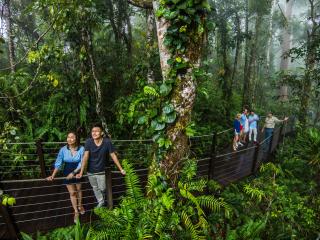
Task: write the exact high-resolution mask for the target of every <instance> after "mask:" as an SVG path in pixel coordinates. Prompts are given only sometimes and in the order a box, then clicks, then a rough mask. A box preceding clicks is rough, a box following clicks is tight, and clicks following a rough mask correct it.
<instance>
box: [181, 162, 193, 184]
mask: <svg viewBox="0 0 320 240" xmlns="http://www.w3.org/2000/svg"><path fill="white" fill-rule="evenodd" d="M196 175H197V162H196V161H195V160H194V159H188V160H187V161H186V162H185V163H184V166H183V168H182V169H181V173H180V176H181V181H182V182H186V181H190V180H192V179H193V178H194V177H195V176H196Z"/></svg>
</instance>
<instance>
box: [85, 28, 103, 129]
mask: <svg viewBox="0 0 320 240" xmlns="http://www.w3.org/2000/svg"><path fill="white" fill-rule="evenodd" d="M82 38H83V40H84V41H85V43H86V51H87V54H88V57H89V62H90V68H91V73H92V77H93V79H94V86H95V88H94V90H95V97H96V107H95V108H96V113H97V115H98V117H99V119H100V121H101V124H102V127H103V129H104V131H106V133H107V134H109V130H108V126H107V121H106V118H105V116H104V113H103V109H102V91H101V83H100V80H99V78H98V75H97V71H96V64H95V60H94V56H93V45H92V40H91V33H90V32H89V31H88V30H87V29H83V31H82Z"/></svg>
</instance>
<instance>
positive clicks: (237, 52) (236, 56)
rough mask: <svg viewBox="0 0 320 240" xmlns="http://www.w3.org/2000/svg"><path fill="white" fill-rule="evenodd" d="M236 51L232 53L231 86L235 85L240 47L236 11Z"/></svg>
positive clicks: (238, 18) (239, 28)
mask: <svg viewBox="0 0 320 240" xmlns="http://www.w3.org/2000/svg"><path fill="white" fill-rule="evenodd" d="M235 20H236V23H235V24H236V31H237V36H236V39H237V40H236V51H235V54H234V61H233V69H232V76H231V83H232V86H234V85H235V75H236V73H237V67H238V61H239V53H240V47H241V21H240V17H239V15H238V13H236V19H235Z"/></svg>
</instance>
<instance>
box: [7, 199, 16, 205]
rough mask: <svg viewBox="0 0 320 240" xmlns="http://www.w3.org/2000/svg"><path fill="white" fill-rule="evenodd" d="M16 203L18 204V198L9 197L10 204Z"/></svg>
mask: <svg viewBox="0 0 320 240" xmlns="http://www.w3.org/2000/svg"><path fill="white" fill-rule="evenodd" d="M14 204H16V199H15V198H13V197H9V198H8V205H9V206H13V205H14Z"/></svg>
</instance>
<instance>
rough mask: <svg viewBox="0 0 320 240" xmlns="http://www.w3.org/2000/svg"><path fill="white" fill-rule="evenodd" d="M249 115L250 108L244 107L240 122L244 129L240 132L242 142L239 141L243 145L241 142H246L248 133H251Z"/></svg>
mask: <svg viewBox="0 0 320 240" xmlns="http://www.w3.org/2000/svg"><path fill="white" fill-rule="evenodd" d="M247 115H248V109H247V108H244V109H243V112H242V114H241V118H240V123H241V125H242V131H241V134H240V143H239V145H240V146H242V145H243V144H242V143H241V142H243V143H246V141H247V135H248V133H249V121H248V117H247Z"/></svg>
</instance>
